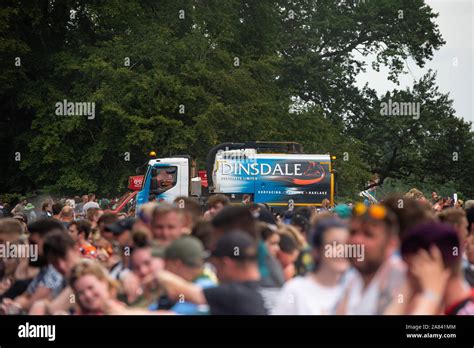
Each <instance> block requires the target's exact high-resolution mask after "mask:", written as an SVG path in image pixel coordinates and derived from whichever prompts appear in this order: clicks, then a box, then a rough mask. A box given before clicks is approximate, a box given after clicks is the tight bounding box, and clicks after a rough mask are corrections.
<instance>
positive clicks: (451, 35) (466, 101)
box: [358, 0, 474, 122]
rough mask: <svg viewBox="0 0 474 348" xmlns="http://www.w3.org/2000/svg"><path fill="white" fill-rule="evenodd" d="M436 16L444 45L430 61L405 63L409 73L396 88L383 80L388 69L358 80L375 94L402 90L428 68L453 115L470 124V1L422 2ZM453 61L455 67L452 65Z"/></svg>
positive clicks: (473, 115)
mask: <svg viewBox="0 0 474 348" xmlns="http://www.w3.org/2000/svg"><path fill="white" fill-rule="evenodd" d="M425 2H426V3H427V4H428V5H429V6H430V7H431V8H432V9H433V11H434V12H436V13H439V16H438V17H437V18H436V19H435V21H436V23H437V24H438V26H439V30H440V32H441V35H442V36H443V39H444V41H446V44H445V45H444V46H442V47H441V48H440V49H439V50H438V51H435V52H434V55H433V59H432V60H431V61H429V62H427V63H426V64H425V66H424V67H423V68H422V69H420V68H419V67H418V66H417V65H416V64H415V62H414V61H413V60H407V63H408V66H409V68H410V70H411V72H412V74H413V75H412V74H410V73H408V74H406V75H402V76H400V78H399V80H400V85H399V86H397V85H396V84H394V83H392V82H391V81H389V80H388V79H387V77H388V69H382V68H381V69H380V73H377V72H375V71H374V70H372V68H371V66H370V64H369V66H368V67H367V73H365V74H361V75H359V77H358V84H359V85H360V86H361V87H362V86H363V85H364V84H365V83H366V82H368V83H369V87H371V88H374V89H376V90H377V92H378V93H379V94H382V93H385V92H386V91H387V90H392V89H394V88H397V89H404V88H405V87H407V86H412V85H413V78H415V79H417V80H418V79H420V78H421V77H422V76H423V75H424V74H425V73H426V72H427V71H428V69H433V70H434V71H436V72H437V73H438V75H437V83H438V86H439V90H440V92H442V93H448V92H449V95H450V99H452V100H453V101H454V104H453V106H454V109H455V110H456V115H457V116H460V117H463V118H464V119H466V120H468V121H473V122H474V86H473V83H474V82H473V81H474V69H473V65H474V45H473V31H474V5H473V3H474V0H425ZM456 58H457V66H455V63H456Z"/></svg>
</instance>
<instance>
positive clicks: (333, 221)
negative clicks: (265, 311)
mask: <svg viewBox="0 0 474 348" xmlns="http://www.w3.org/2000/svg"><path fill="white" fill-rule="evenodd" d="M348 237H349V231H348V228H347V226H346V224H345V223H344V222H343V221H342V220H339V219H337V218H333V217H330V218H325V219H323V220H321V221H319V222H318V223H317V224H316V226H315V228H314V230H313V240H312V245H313V255H314V258H315V260H314V261H315V262H314V263H315V270H314V272H311V273H308V274H307V275H306V276H303V277H296V278H293V279H291V280H289V281H288V282H287V283H286V284H285V285H284V286H283V288H282V290H281V292H280V294H279V297H278V300H277V304H276V306H275V308H274V311H273V314H280V315H322V314H334V311H335V307H336V303H337V302H338V300H339V299H340V298H341V296H342V295H343V292H344V288H345V284H346V283H347V282H346V281H345V278H346V277H345V276H344V275H345V274H346V273H347V271H348V269H349V267H350V264H349V261H348V259H347V258H346V257H344V255H341V254H339V255H338V254H337V253H336V252H335V251H336V249H337V248H339V247H341V246H344V245H345V244H346V242H347V239H348Z"/></svg>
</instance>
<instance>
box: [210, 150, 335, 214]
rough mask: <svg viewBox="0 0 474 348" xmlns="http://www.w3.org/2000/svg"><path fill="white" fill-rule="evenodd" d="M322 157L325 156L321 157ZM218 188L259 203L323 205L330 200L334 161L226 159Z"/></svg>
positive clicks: (218, 171) (219, 165) (219, 168)
mask: <svg viewBox="0 0 474 348" xmlns="http://www.w3.org/2000/svg"><path fill="white" fill-rule="evenodd" d="M318 157H321V156H318ZM215 174H216V175H215V178H216V184H217V185H216V188H217V189H218V191H219V192H222V193H228V194H229V193H235V194H243V193H249V194H253V195H254V201H255V202H256V203H268V204H275V203H276V204H285V205H287V204H288V202H289V201H290V200H293V202H294V203H295V204H298V203H307V204H320V203H321V202H322V200H323V199H325V198H327V199H330V194H331V192H330V190H331V173H330V160H329V156H328V159H327V160H324V161H322V160H316V159H315V160H312V159H311V158H304V159H299V158H260V157H258V156H257V157H255V158H252V159H232V158H231V159H222V160H219V161H218V162H217V163H216V168H215Z"/></svg>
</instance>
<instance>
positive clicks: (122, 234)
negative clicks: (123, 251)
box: [104, 217, 136, 247]
mask: <svg viewBox="0 0 474 348" xmlns="http://www.w3.org/2000/svg"><path fill="white" fill-rule="evenodd" d="M135 221H136V219H135V218H132V217H129V218H125V219H121V220H117V221H116V222H114V223H111V224H108V225H106V226H105V229H104V232H109V233H111V234H112V235H111V236H110V235H108V234H107V233H105V234H104V236H105V237H106V238H107V237H111V239H112V240H114V241H117V242H118V244H119V245H120V247H126V246H130V245H131V244H132V228H133V225H134V224H135Z"/></svg>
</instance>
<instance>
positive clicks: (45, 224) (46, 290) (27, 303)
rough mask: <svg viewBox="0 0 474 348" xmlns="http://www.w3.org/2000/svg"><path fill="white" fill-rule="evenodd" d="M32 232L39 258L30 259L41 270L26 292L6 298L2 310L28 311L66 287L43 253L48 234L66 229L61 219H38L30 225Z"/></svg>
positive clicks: (9, 311) (31, 236)
mask: <svg viewBox="0 0 474 348" xmlns="http://www.w3.org/2000/svg"><path fill="white" fill-rule="evenodd" d="M28 230H29V232H30V237H29V243H30V244H31V245H37V253H38V254H37V258H35V260H33V259H32V258H31V259H30V265H31V266H34V267H38V268H40V272H39V273H38V275H37V276H36V277H34V278H33V280H32V281H31V283H30V284H29V285H28V288H27V289H26V291H25V293H23V294H22V295H20V296H18V297H16V298H15V299H14V300H11V299H4V300H3V303H2V310H3V311H4V312H5V313H9V314H15V313H16V314H18V313H22V312H28V311H29V310H30V308H31V306H32V305H33V304H34V303H35V302H36V301H39V300H43V299H48V298H54V297H55V296H57V295H58V294H59V293H60V292H61V290H62V289H63V288H64V287H65V282H64V279H63V277H62V276H61V274H60V273H59V272H58V271H57V270H56V269H55V268H54V267H53V266H52V265H49V264H48V262H47V260H46V257H45V256H44V253H43V242H44V239H45V237H46V235H47V234H48V233H50V232H53V231H61V232H63V233H67V232H66V231H65V230H64V227H63V225H62V224H61V222H59V221H55V220H52V219H45V220H38V221H35V222H33V223H31V224H29V225H28Z"/></svg>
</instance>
